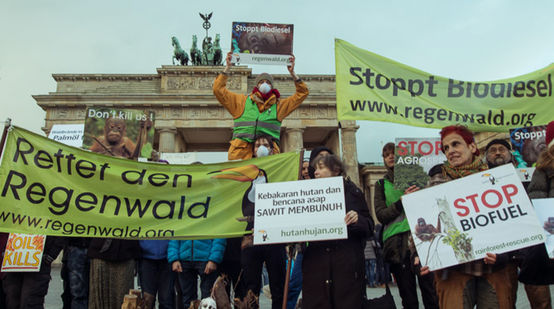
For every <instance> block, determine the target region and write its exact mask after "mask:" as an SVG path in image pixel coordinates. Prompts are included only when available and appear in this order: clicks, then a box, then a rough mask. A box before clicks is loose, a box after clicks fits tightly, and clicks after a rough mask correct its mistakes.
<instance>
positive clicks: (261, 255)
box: [241, 135, 286, 309]
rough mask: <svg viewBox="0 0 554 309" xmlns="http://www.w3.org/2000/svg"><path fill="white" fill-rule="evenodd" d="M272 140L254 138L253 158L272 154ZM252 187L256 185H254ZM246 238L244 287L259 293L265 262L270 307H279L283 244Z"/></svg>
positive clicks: (284, 272) (263, 137)
mask: <svg viewBox="0 0 554 309" xmlns="http://www.w3.org/2000/svg"><path fill="white" fill-rule="evenodd" d="M274 146H275V143H274V140H273V138H272V137H271V136H269V135H261V136H258V137H257V138H256V139H255V142H254V148H253V156H254V157H256V158H259V157H265V156H269V155H272V154H274V151H275V148H274ZM253 190H255V184H253ZM249 202H250V203H249V204H250V206H249V207H247V209H248V210H247V211H248V213H247V214H246V215H247V216H249V217H250V216H252V217H253V216H254V207H253V206H254V201H249ZM252 228H253V222H249V223H248V225H247V229H248V230H251V229H252ZM245 239H248V241H247V242H246V241H245V242H244V243H243V249H242V255H241V263H242V267H243V269H244V280H245V284H246V290H247V291H248V290H251V291H252V292H253V293H254V294H255V295H259V293H260V289H261V280H260V278H261V276H262V267H263V264H264V262H265V265H266V267H267V272H268V275H269V289H270V291H271V308H273V309H279V308H281V306H282V303H283V293H284V286H285V275H286V262H285V261H286V252H285V245H284V244H271V245H258V246H252V245H251V244H250V241H251V239H252V238H251V235H249V237H246V238H245Z"/></svg>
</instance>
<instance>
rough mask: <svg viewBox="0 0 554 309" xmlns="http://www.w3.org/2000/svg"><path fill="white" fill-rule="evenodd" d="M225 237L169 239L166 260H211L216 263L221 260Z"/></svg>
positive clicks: (171, 261)
mask: <svg viewBox="0 0 554 309" xmlns="http://www.w3.org/2000/svg"><path fill="white" fill-rule="evenodd" d="M225 243H226V241H225V239H203V240H170V241H169V245H168V247H167V260H168V261H169V263H173V262H174V261H177V260H180V261H188V262H197V261H202V262H207V261H212V262H215V263H217V264H219V263H221V261H222V260H223V253H224V252H225Z"/></svg>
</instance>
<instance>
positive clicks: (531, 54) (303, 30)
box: [0, 0, 554, 162]
mask: <svg viewBox="0 0 554 309" xmlns="http://www.w3.org/2000/svg"><path fill="white" fill-rule="evenodd" d="M212 11H213V17H212V19H211V20H210V22H211V23H212V28H211V29H210V34H211V35H212V36H215V34H216V33H220V34H221V41H222V46H223V48H224V49H225V48H227V47H228V46H230V35H231V23H232V22H233V21H253V22H269V23H284V24H294V53H295V55H296V59H297V60H296V61H297V64H296V72H297V73H298V74H334V73H335V58H334V38H340V39H343V40H346V41H348V42H350V43H352V44H354V45H357V46H359V47H361V48H364V49H367V50H369V51H372V52H374V53H377V54H380V55H382V56H385V57H388V58H391V59H393V60H396V61H398V62H401V63H404V64H406V65H409V66H412V67H416V68H418V69H420V70H423V71H426V72H429V73H432V74H435V75H440V76H445V77H452V78H455V79H461V80H474V81H478V80H496V79H502V78H509V77H513V76H517V75H522V74H525V73H529V72H532V71H534V70H537V69H539V68H543V67H545V66H547V65H548V64H550V63H552V62H554V61H553V59H554V40H553V33H554V18H553V17H552V12H554V1H552V0H544V1H508V0H503V1H501V0H485V1H470V0H468V1H445V0H436V1H368V0H364V1H334V2H331V1H287V0H282V1H270V2H268V1H215V0H211V1H182V0H181V1H169V0H168V1H166V0H163V1H141V0H125V1H119V0H117V1H113V0H110V1H105V0H96V1H80V0H48V1H46V0H44V1H39V0H37V1H32V0H30V1H12V0H2V1H0V44H1V45H0V104H1V109H0V120H1V121H4V120H5V119H6V118H7V117H10V118H12V120H13V123H14V124H16V125H19V126H22V127H24V128H27V129H30V130H32V131H34V132H40V133H42V131H41V129H40V128H41V127H42V126H43V125H44V117H45V114H44V112H43V111H42V109H41V108H39V107H38V106H37V105H36V102H35V101H34V100H33V98H32V97H31V95H37V94H47V93H49V92H53V91H55V87H56V83H55V81H54V80H53V79H52V76H51V74H53V73H146V74H155V73H156V68H158V67H161V65H167V64H171V56H172V46H171V44H170V38H171V36H177V37H178V38H179V40H180V41H181V45H182V46H183V47H184V49H185V50H188V48H190V40H191V39H190V38H191V36H192V35H193V34H197V35H198V36H199V37H203V36H204V33H205V32H204V30H203V29H202V19H201V18H200V17H199V15H198V13H199V12H202V13H209V12H212ZM253 71H254V73H255V74H257V73H260V72H263V71H268V72H270V73H282V74H285V73H287V71H286V69H285V68H284V67H276V66H253ZM553 118H554V108H553ZM358 124H359V125H360V130H359V131H358V134H357V139H358V157H359V160H360V161H361V162H381V161H382V160H381V158H380V150H381V146H382V145H383V143H386V142H388V141H394V138H395V137H414V136H437V130H430V129H423V128H413V127H407V126H402V125H394V124H388V123H381V122H369V121H358Z"/></svg>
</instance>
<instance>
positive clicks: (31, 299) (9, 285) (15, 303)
mask: <svg viewBox="0 0 554 309" xmlns="http://www.w3.org/2000/svg"><path fill="white" fill-rule="evenodd" d="M65 241H66V239H65V238H64V237H56V236H48V237H46V243H45V244H44V251H43V254H42V261H41V263H40V270H39V271H38V272H6V273H3V275H4V277H3V278H2V287H3V289H4V293H5V295H6V308H9V309H12V308H13V309H19V308H21V309H23V308H44V298H45V296H46V294H47V293H48V286H49V284H50V272H51V270H52V262H53V261H54V260H55V259H56V257H58V254H60V251H62V249H63V247H64V245H65ZM119 305H120V306H121V304H119Z"/></svg>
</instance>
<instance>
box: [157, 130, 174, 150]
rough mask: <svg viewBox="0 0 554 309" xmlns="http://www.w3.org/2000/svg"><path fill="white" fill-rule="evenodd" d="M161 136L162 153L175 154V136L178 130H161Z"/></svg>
mask: <svg viewBox="0 0 554 309" xmlns="http://www.w3.org/2000/svg"><path fill="white" fill-rule="evenodd" d="M158 132H159V134H160V149H159V151H160V152H175V136H176V135H177V130H176V129H174V128H161V129H159V130H158Z"/></svg>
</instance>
